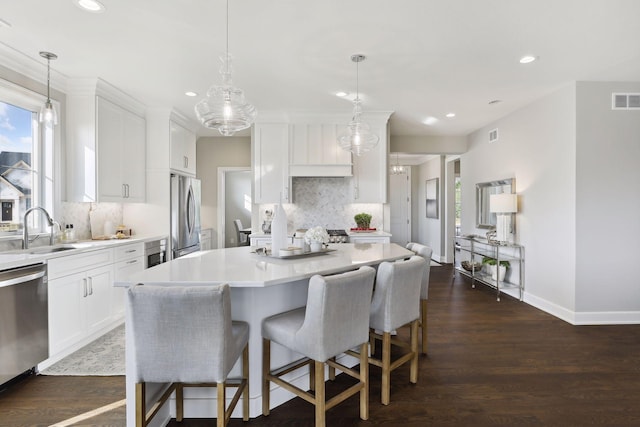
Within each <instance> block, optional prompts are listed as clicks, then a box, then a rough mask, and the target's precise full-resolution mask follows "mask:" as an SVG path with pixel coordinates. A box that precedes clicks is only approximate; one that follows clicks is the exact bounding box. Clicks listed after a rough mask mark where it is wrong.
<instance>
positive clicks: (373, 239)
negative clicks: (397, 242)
mask: <svg viewBox="0 0 640 427" xmlns="http://www.w3.org/2000/svg"><path fill="white" fill-rule="evenodd" d="M349 243H391V237H388V236H349Z"/></svg>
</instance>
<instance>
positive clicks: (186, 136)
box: [170, 120, 196, 176]
mask: <svg viewBox="0 0 640 427" xmlns="http://www.w3.org/2000/svg"><path fill="white" fill-rule="evenodd" d="M170 128H171V169H173V170H175V171H178V172H183V173H186V174H189V175H193V176H195V175H196V134H195V133H193V132H191V131H190V130H188V129H186V128H185V127H184V126H181V125H180V124H178V123H176V122H175V121H174V120H171V122H170Z"/></svg>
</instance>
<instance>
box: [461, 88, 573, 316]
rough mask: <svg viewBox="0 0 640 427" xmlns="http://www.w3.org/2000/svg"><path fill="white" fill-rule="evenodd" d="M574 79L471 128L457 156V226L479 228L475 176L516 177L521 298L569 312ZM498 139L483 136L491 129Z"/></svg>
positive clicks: (557, 311) (464, 230) (561, 313)
mask: <svg viewBox="0 0 640 427" xmlns="http://www.w3.org/2000/svg"><path fill="white" fill-rule="evenodd" d="M575 93H576V88H575V84H570V85H567V86H565V87H563V88H561V89H559V90H558V91H556V92H554V93H552V94H550V95H548V96H546V97H544V98H542V99H540V100H538V101H536V102H534V103H532V104H530V105H529V106H527V107H525V108H522V109H521V110H518V111H517V112H515V113H513V114H511V115H509V116H507V117H504V118H503V119H501V120H499V121H497V122H496V123H493V124H491V125H489V126H486V127H484V128H482V129H480V130H478V131H476V132H474V133H472V134H471V135H469V151H468V152H467V153H465V154H463V155H462V156H461V165H460V166H461V180H462V185H463V186H462V233H463V234H470V233H474V234H481V235H484V234H485V232H486V230H483V229H476V221H475V212H476V210H475V184H476V183H479V182H486V181H493V180H496V179H503V178H515V180H516V192H517V193H518V195H519V212H518V214H517V216H516V229H517V235H516V239H517V241H519V243H521V244H522V245H524V246H525V259H526V261H525V301H527V302H529V303H531V304H533V305H536V306H538V307H540V308H542V309H544V310H546V311H549V312H552V313H554V314H555V315H556V316H558V317H561V318H564V319H566V320H572V318H573V313H574V310H575V292H576V289H575V265H576V261H575V257H576V255H575V253H576V248H575V245H576V231H575V216H576V214H575V199H576V191H575V188H576V178H575V177H576V143H575V136H576V130H575V128H576V118H575ZM495 128H498V131H499V140H498V141H497V142H494V143H492V144H489V143H488V133H489V131H490V130H492V129H495Z"/></svg>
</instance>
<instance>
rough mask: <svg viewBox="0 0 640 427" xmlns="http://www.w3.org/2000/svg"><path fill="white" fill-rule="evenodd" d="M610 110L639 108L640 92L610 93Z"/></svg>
mask: <svg viewBox="0 0 640 427" xmlns="http://www.w3.org/2000/svg"><path fill="white" fill-rule="evenodd" d="M611 109H612V110H640V93H612V94H611Z"/></svg>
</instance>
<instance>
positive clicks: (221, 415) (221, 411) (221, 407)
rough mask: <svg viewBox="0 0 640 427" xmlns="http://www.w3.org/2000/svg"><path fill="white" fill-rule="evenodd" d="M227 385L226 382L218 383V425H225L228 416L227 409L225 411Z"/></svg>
mask: <svg viewBox="0 0 640 427" xmlns="http://www.w3.org/2000/svg"><path fill="white" fill-rule="evenodd" d="M225 388H226V387H225V386H224V383H217V384H216V389H217V391H218V395H217V398H216V399H217V402H216V403H217V405H218V415H217V419H216V426H217V427H224V425H225V419H226V417H227V414H226V411H225V404H226V401H227V394H226V393H225V391H226V390H225Z"/></svg>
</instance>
